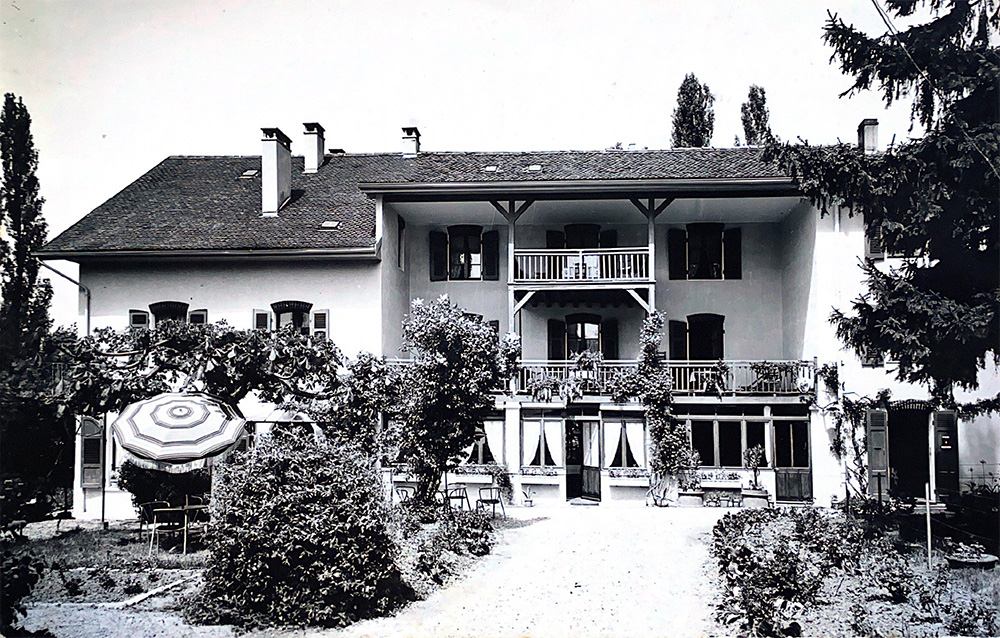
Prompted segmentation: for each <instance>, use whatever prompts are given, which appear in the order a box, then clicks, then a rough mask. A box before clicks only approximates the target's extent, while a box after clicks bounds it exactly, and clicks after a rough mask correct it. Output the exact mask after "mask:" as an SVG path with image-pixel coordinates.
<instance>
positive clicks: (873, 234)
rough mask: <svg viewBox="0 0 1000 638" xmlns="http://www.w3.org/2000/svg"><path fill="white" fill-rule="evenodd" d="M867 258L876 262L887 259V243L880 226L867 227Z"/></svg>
mask: <svg viewBox="0 0 1000 638" xmlns="http://www.w3.org/2000/svg"><path fill="white" fill-rule="evenodd" d="M865 257H867V258H868V259H873V260H875V261H878V260H880V259H885V242H883V241H882V227H881V226H879V225H872V226H867V225H866V226H865Z"/></svg>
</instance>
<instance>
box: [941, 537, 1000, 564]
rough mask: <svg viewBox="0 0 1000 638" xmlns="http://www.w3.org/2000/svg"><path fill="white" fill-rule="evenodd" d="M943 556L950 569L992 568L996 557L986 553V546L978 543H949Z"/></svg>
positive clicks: (995, 562)
mask: <svg viewBox="0 0 1000 638" xmlns="http://www.w3.org/2000/svg"><path fill="white" fill-rule="evenodd" d="M945 558H947V559H948V567H951V568H952V569H961V568H975V569H993V568H994V567H996V564H997V560H998V558H997V557H996V556H994V555H993V554H987V553H986V548H985V547H983V546H982V545H980V544H979V543H971V544H968V545H966V544H965V543H949V545H948V550H947V553H946V554H945Z"/></svg>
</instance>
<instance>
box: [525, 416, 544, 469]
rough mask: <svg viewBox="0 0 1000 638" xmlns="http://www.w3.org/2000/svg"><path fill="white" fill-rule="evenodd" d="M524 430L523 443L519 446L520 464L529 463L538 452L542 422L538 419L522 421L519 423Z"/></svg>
mask: <svg viewBox="0 0 1000 638" xmlns="http://www.w3.org/2000/svg"><path fill="white" fill-rule="evenodd" d="M521 428H522V431H523V432H524V444H523V446H522V447H521V465H531V460H532V459H533V458H535V454H536V453H537V452H538V444H539V443H541V437H540V435H541V433H542V424H541V423H540V422H538V421H524V422H522V424H521Z"/></svg>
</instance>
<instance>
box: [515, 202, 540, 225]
mask: <svg viewBox="0 0 1000 638" xmlns="http://www.w3.org/2000/svg"><path fill="white" fill-rule="evenodd" d="M511 203H513V202H511ZM534 203H535V200H533V199H527V200H525V201H524V202H523V203H522V204H521V205H520V206H518V208H517V211H516V212H515V213H514V215H515V217H514V219H515V220H516V219H517V218H518V217H520V216H521V215H522V214H524V211H526V210H528V208H530V207H531V205H532V204H534Z"/></svg>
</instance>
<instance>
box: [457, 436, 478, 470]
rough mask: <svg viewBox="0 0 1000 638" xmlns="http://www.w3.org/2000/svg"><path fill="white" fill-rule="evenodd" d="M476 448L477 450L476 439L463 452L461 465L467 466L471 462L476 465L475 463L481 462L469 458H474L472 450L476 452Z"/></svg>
mask: <svg viewBox="0 0 1000 638" xmlns="http://www.w3.org/2000/svg"><path fill="white" fill-rule="evenodd" d="M475 448H476V439H473V440H472V443H470V444H469V445H468V446H467V447H466V448H465V450H463V451H462V460H461V464H462V465H465V464H466V463H470V462H473V463H475V462H478V461H479V459H470V458H469V457H471V456H472V450H474V449H475Z"/></svg>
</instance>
